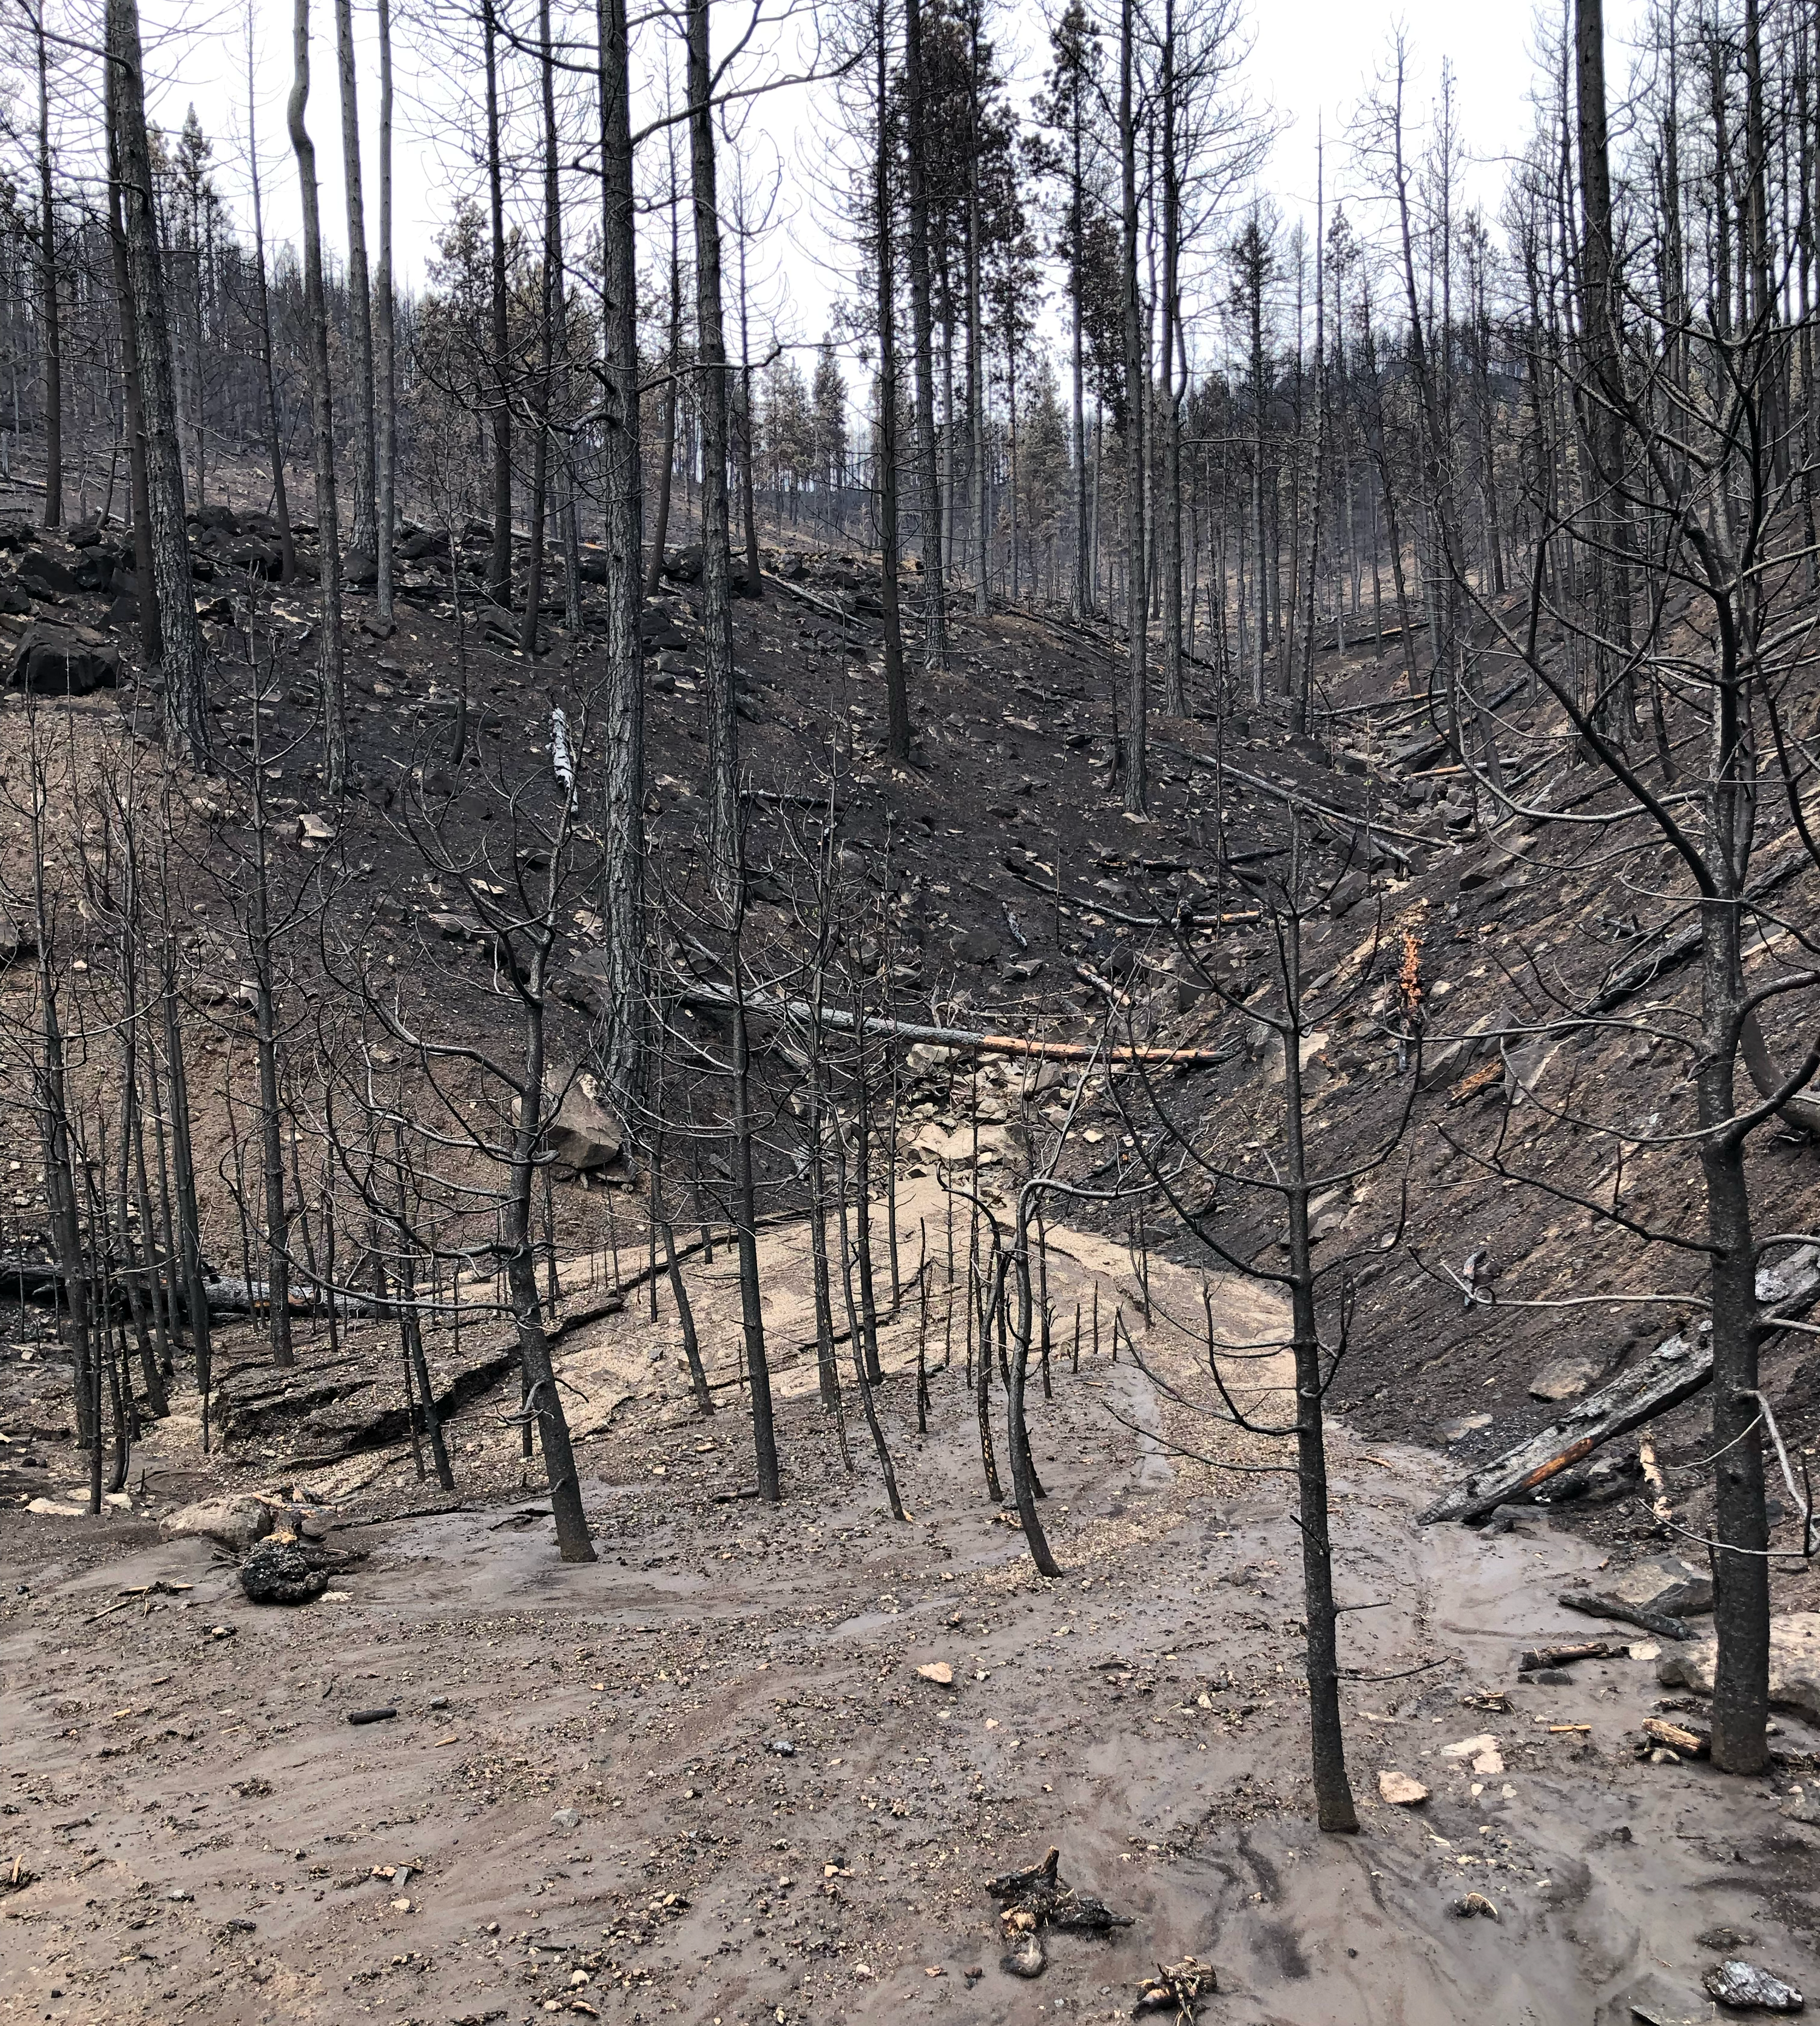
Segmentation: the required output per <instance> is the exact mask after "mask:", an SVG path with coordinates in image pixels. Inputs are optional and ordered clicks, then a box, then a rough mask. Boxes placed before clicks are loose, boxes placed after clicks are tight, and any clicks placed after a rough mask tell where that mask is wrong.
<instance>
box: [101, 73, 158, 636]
mask: <svg viewBox="0 0 1820 2026" xmlns="http://www.w3.org/2000/svg"><path fill="white" fill-rule="evenodd" d="M101 72H102V76H103V79H104V81H105V86H106V109H105V120H106V126H107V151H108V244H109V248H110V249H111V250H112V256H113V275H114V300H115V302H116V306H117V308H118V312H119V322H120V388H121V393H122V396H123V400H122V406H123V408H124V410H125V419H126V425H127V476H128V483H129V485H130V488H131V497H132V517H133V581H134V584H135V585H137V587H138V591H137V595H138V601H139V644H140V647H141V649H142V651H143V653H144V654H145V657H146V667H147V668H148V669H155V668H157V665H158V664H159V663H160V661H163V660H164V632H163V629H162V628H160V625H159V624H158V587H157V583H156V582H155V581H154V580H153V575H152V517H151V509H150V506H149V504H148V495H147V490H146V407H145V400H144V396H143V392H142V385H141V376H140V367H139V326H138V316H137V315H136V314H135V313H134V308H133V283H132V277H131V275H130V274H128V273H127V228H126V223H125V215H124V209H123V205H122V204H121V201H120V125H119V118H118V114H117V111H116V105H115V91H116V66H115V65H114V64H112V63H106V64H103V65H102V66H101Z"/></svg>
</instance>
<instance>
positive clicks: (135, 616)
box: [0, 591, 139, 628]
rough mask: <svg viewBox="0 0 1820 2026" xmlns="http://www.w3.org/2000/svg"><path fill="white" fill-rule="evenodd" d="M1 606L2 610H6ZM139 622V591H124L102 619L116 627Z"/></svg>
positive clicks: (107, 624)
mask: <svg viewBox="0 0 1820 2026" xmlns="http://www.w3.org/2000/svg"><path fill="white" fill-rule="evenodd" d="M4 609H5V608H4V607H3V606H0V610H4ZM138 623H139V597H138V592H137V591H122V592H121V594H120V596H119V597H118V598H116V599H115V600H114V602H113V603H112V605H110V606H109V607H108V609H107V612H106V613H105V616H104V617H103V618H102V620H101V624H103V625H104V626H112V627H115V628H119V627H123V626H137V625H138Z"/></svg>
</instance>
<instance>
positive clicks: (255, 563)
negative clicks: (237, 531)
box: [227, 536, 285, 576]
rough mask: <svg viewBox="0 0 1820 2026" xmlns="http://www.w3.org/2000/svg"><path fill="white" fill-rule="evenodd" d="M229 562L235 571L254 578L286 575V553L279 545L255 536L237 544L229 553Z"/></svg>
mask: <svg viewBox="0 0 1820 2026" xmlns="http://www.w3.org/2000/svg"><path fill="white" fill-rule="evenodd" d="M227 560H228V562H230V564H231V565H233V566H234V569H239V570H245V571H246V572H247V573H249V575H250V576H282V574H283V573H284V566H285V562H284V551H282V549H281V548H280V547H278V543H276V542H265V541H260V540H258V539H257V538H256V537H253V536H249V537H248V539H246V540H244V541H239V542H236V543H234V546H233V547H231V548H230V550H229V551H228V552H227Z"/></svg>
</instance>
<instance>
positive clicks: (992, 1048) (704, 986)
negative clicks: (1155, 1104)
mask: <svg viewBox="0 0 1820 2026" xmlns="http://www.w3.org/2000/svg"><path fill="white" fill-rule="evenodd" d="M681 996H682V1000H683V1004H684V1005H685V1006H693V1007H696V1008H697V1009H698V1011H704V1012H713V1013H725V1012H728V1011H731V1007H732V1005H733V994H732V992H731V989H730V988H729V987H728V986H727V985H716V984H713V983H712V982H709V981H707V980H703V981H702V982H700V983H698V984H695V985H691V986H690V987H689V989H687V991H686V992H684V993H683V994H682V995H681ZM746 1014H747V1015H748V1017H754V1016H755V1017H757V1019H761V1020H810V1019H818V1018H819V1019H820V1022H821V1024H822V1025H823V1026H824V1027H831V1028H833V1029H834V1030H835V1031H836V1032H837V1033H844V1034H850V1033H853V1028H854V1015H853V1014H851V1013H850V1012H848V1011H846V1010H845V1009H844V1008H842V1007H831V1006H824V1007H821V1008H820V1012H819V1014H818V1012H817V1010H816V1008H815V1007H812V1006H811V1005H810V1004H809V1001H808V1000H806V999H775V998H773V997H772V996H770V995H769V994H768V993H756V992H749V993H746ZM860 1029H861V1031H862V1032H864V1033H868V1034H881V1035H886V1036H890V1037H892V1038H893V1039H895V1040H897V1041H926V1042H927V1043H929V1044H930V1045H931V1046H932V1047H934V1048H954V1049H956V1050H958V1051H960V1052H962V1053H963V1054H968V1055H1029V1056H1032V1057H1034V1058H1035V1059H1037V1061H1039V1062H1048V1063H1092V1062H1107V1063H1168V1064H1172V1065H1173V1066H1175V1067H1176V1068H1177V1069H1204V1068H1206V1067H1207V1066H1208V1065H1209V1064H1210V1063H1223V1062H1225V1060H1226V1059H1227V1058H1226V1052H1225V1050H1224V1049H1221V1048H1139V1047H1137V1046H1135V1045H1133V1044H1126V1043H1123V1042H1119V1043H1115V1044H1105V1045H1102V1044H1100V1043H1099V1042H1095V1041H1030V1040H1026V1038H1025V1037H1023V1036H1022V1035H1020V1034H989V1033H977V1032H975V1031H974V1030H973V1029H971V1028H968V1027H928V1026H922V1025H920V1024H919V1023H918V1022H916V1021H913V1020H893V1019H886V1018H885V1016H884V1015H881V1014H870V1013H869V1014H868V1015H865V1016H864V1019H863V1020H862V1021H861V1022H860Z"/></svg>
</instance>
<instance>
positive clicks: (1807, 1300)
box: [1422, 1245, 1820, 1526]
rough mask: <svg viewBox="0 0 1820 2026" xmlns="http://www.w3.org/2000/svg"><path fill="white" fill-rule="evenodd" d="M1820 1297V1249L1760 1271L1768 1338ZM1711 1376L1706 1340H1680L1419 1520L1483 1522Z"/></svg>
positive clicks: (1497, 1460)
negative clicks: (1497, 1510) (1782, 1323)
mask: <svg viewBox="0 0 1820 2026" xmlns="http://www.w3.org/2000/svg"><path fill="white" fill-rule="evenodd" d="M1817 1295H1820V1247H1814V1246H1811V1245H1804V1246H1803V1247H1800V1250H1799V1251H1796V1252H1793V1253H1792V1254H1790V1255H1789V1258H1787V1259H1786V1260H1785V1261H1784V1262H1781V1264H1780V1265H1775V1266H1768V1267H1763V1268H1761V1269H1759V1272H1758V1274H1757V1298H1758V1300H1759V1301H1760V1302H1763V1305H1764V1314H1763V1320H1764V1323H1765V1325H1766V1335H1774V1333H1775V1324H1776V1322H1777V1321H1778V1320H1782V1321H1786V1320H1788V1319H1789V1318H1791V1317H1796V1316H1799V1315H1800V1314H1801V1313H1803V1311H1804V1310H1807V1309H1808V1308H1810V1307H1811V1306H1812V1305H1813V1302H1814V1298H1815V1297H1816V1296H1817ZM1711 1376H1712V1346H1711V1343H1710V1342H1709V1341H1708V1339H1707V1338H1706V1336H1705V1335H1704V1332H1681V1333H1679V1334H1678V1335H1674V1336H1671V1338H1669V1339H1668V1340H1667V1343H1661V1344H1658V1345H1657V1346H1656V1349H1655V1350H1652V1352H1651V1353H1650V1354H1649V1356H1648V1357H1645V1358H1644V1359H1643V1360H1642V1361H1641V1362H1640V1363H1638V1364H1637V1365H1633V1366H1632V1367H1631V1368H1630V1370H1629V1371H1628V1372H1620V1373H1619V1375H1618V1376H1617V1377H1616V1379H1614V1380H1612V1382H1611V1383H1610V1384H1609V1385H1607V1386H1601V1387H1600V1388H1599V1390H1598V1391H1597V1392H1595V1393H1589V1394H1587V1395H1586V1398H1585V1399H1583V1400H1581V1401H1579V1402H1576V1403H1575V1405H1574V1407H1573V1408H1572V1409H1571V1411H1570V1412H1569V1413H1566V1414H1564V1415H1563V1416H1561V1418H1560V1420H1558V1421H1551V1422H1550V1423H1549V1425H1548V1426H1547V1427H1546V1428H1543V1429H1542V1430H1541V1431H1539V1432H1538V1433H1537V1434H1535V1435H1531V1436H1528V1437H1527V1438H1525V1439H1524V1440H1523V1441H1522V1442H1519V1443H1518V1444H1517V1445H1516V1447H1515V1448H1514V1449H1510V1450H1505V1453H1504V1454H1503V1455H1502V1456H1500V1457H1494V1459H1493V1460H1492V1461H1490V1463H1488V1464H1484V1465H1483V1467H1482V1468H1479V1469H1478V1470H1476V1471H1474V1472H1473V1473H1472V1475H1471V1476H1470V1477H1467V1478H1464V1479H1461V1482H1460V1483H1457V1484H1456V1485H1453V1486H1451V1487H1450V1489H1449V1490H1446V1492H1444V1493H1443V1494H1442V1495H1441V1497H1439V1498H1438V1499H1436V1500H1435V1503H1434V1504H1433V1505H1431V1506H1430V1507H1429V1508H1428V1511H1427V1512H1424V1514H1423V1515H1422V1517H1423V1519H1424V1520H1425V1521H1431V1520H1464V1522H1466V1523H1467V1524H1468V1525H1469V1526H1470V1525H1473V1524H1476V1523H1477V1522H1479V1520H1488V1519H1489V1518H1490V1516H1491V1515H1492V1513H1493V1512H1494V1511H1495V1510H1496V1509H1497V1508H1498V1506H1500V1505H1510V1504H1512V1503H1515V1502H1517V1501H1521V1500H1523V1499H1524V1498H1527V1497H1531V1496H1532V1495H1533V1494H1534V1493H1535V1492H1536V1491H1538V1490H1540V1489H1541V1488H1542V1486H1544V1485H1546V1484H1547V1483H1549V1480H1550V1479H1553V1478H1556V1477H1558V1476H1559V1475H1560V1474H1561V1472H1563V1471H1565V1470H1571V1468H1573V1467H1574V1465H1575V1464H1579V1463H1583V1462H1584V1461H1586V1458H1587V1457H1590V1455H1591V1454H1592V1453H1593V1451H1594V1450H1596V1449H1598V1448H1599V1447H1601V1445H1603V1444H1604V1443H1606V1442H1610V1441H1611V1440H1612V1438H1614V1437H1615V1436H1617V1435H1627V1434H1628V1433H1629V1432H1630V1430H1631V1429H1633V1428H1637V1427H1641V1426H1642V1425H1643V1424H1644V1423H1645V1421H1649V1420H1654V1419H1655V1417H1656V1416H1657V1415H1658V1414H1662V1413H1667V1410H1668V1409H1670V1408H1671V1407H1676V1406H1678V1405H1680V1404H1681V1402H1682V1401H1683V1400H1686V1399H1689V1398H1691V1397H1692V1396H1693V1394H1696V1393H1697V1392H1698V1391H1700V1388H1701V1387H1703V1386H1704V1385H1705V1384H1706V1383H1707V1381H1708V1380H1709V1379H1711Z"/></svg>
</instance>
